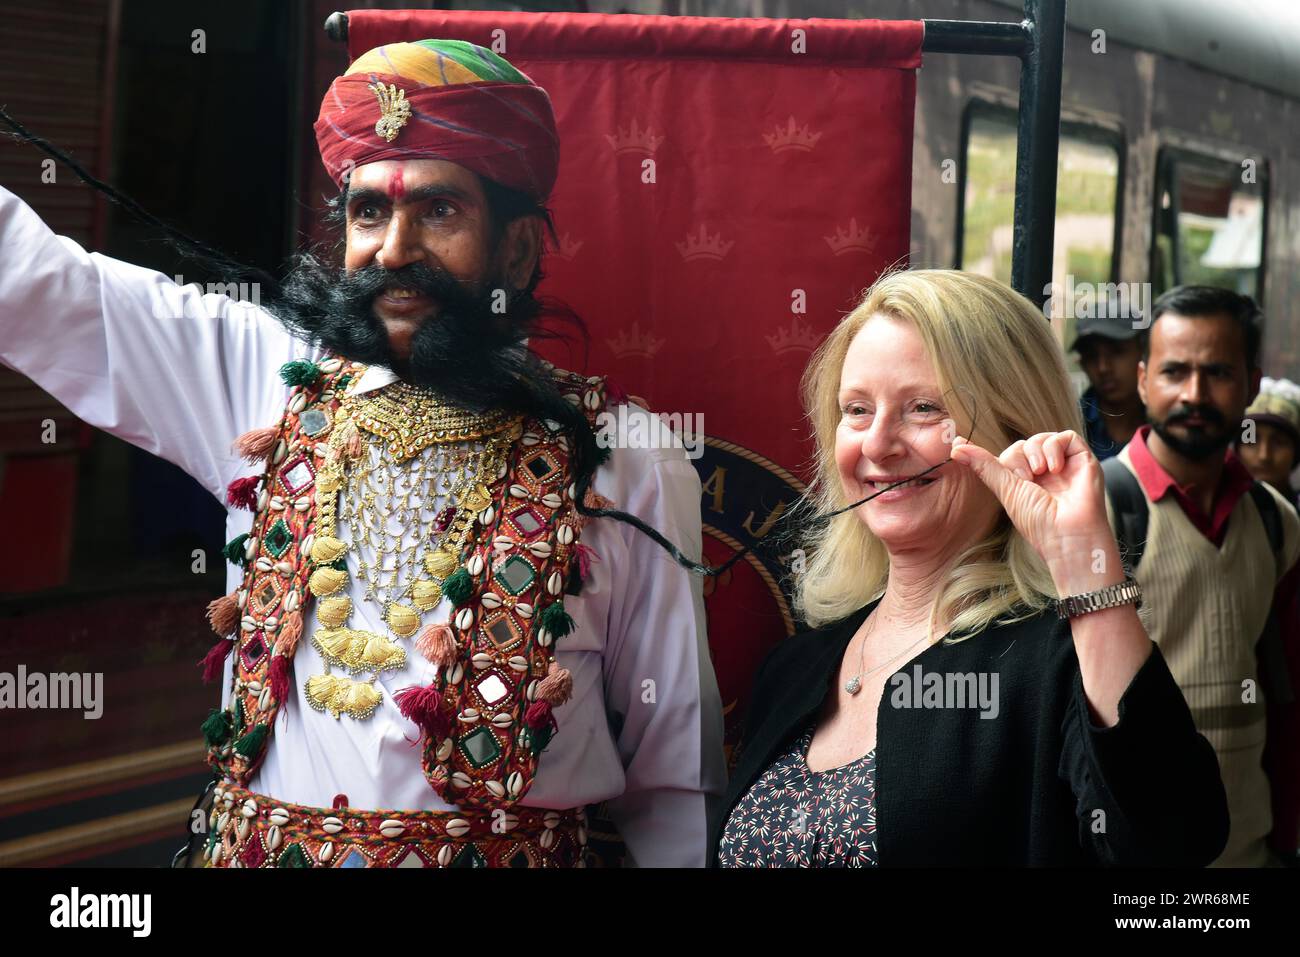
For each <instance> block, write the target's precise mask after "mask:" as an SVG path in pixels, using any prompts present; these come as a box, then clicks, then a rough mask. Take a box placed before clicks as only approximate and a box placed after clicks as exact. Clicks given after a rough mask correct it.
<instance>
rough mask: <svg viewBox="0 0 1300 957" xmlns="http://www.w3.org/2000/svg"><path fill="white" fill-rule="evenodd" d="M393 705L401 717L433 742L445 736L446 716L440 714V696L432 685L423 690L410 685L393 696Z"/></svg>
mask: <svg viewBox="0 0 1300 957" xmlns="http://www.w3.org/2000/svg"><path fill="white" fill-rule="evenodd" d="M393 703H394V704H396V705H397V710H398V711H400V712H401V713H402V717H404V718H406V719H407V720H408V721H411V722H414V723H415V724H416V725H418V726H419V727H420V730H421V732H422V733H423V734H424V735H426V736H427V737H428V738H430V739H431V740H433V741H441V740H442V739H443V738H445V737H446V736H447V732H448V730H449V728H448V727H447V716H446V715H445V714H443V712H442V695H440V694H439V693H438V689H437V688H436V687H435V686H433V685H425V686H424V687H423V688H421V687H419V686H418V685H412V686H411V687H410V688H403V689H402V690H401V691H399V692H397V694H395V695H393Z"/></svg>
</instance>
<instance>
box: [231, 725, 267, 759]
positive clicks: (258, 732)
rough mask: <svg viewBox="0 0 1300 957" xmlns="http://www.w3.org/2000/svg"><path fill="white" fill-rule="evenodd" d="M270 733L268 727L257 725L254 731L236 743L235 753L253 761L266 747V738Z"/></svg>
mask: <svg viewBox="0 0 1300 957" xmlns="http://www.w3.org/2000/svg"><path fill="white" fill-rule="evenodd" d="M270 733H271V729H270V728H269V727H267V726H266V725H264V724H259V725H256V726H255V727H254V728H253V730H252V731H249V732H248V734H246V735H244V736H243V737H242V738H240V739H239V740H238V741H236V742H235V751H236V752H237V753H238V754H240V755H242V756H243V757H245V758H247V759H248V760H250V761H251V760H252V759H253V758H255V757H257V755H258V753H259V752H260V751H261V750H262V748H263V747H264V746H265V744H266V736H267V735H268V734H270Z"/></svg>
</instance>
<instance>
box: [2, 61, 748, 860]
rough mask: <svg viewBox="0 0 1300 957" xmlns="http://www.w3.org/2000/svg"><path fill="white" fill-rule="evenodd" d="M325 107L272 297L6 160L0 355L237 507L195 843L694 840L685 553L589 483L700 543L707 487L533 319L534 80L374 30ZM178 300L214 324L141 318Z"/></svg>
mask: <svg viewBox="0 0 1300 957" xmlns="http://www.w3.org/2000/svg"><path fill="white" fill-rule="evenodd" d="M316 133H317V142H318V145H319V147H320V150H321V155H322V159H323V161H324V163H325V165H326V168H327V169H328V170H329V172H330V174H331V176H333V178H334V179H335V181H336V183H337V184H338V185H339V187H340V191H341V192H340V195H339V197H338V200H337V201H336V207H335V209H334V210H333V212H332V214H331V218H332V219H333V220H334V221H335V222H336V223H338V224H339V225H340V226H341V227H342V229H343V235H344V243H343V262H342V264H341V265H334V264H332V263H331V262H329V261H328V260H327V259H322V258H319V257H317V256H315V255H312V254H303V255H300V256H299V257H298V259H297V260H296V262H295V264H294V267H293V269H292V271H291V272H290V274H289V276H288V278H287V279H286V280H285V281H284V282H283V283H282V284H277V285H276V286H273V287H272V288H271V289H270V290H269V295H264V296H263V303H264V306H265V308H264V309H261V308H254V307H251V306H247V305H245V304H241V303H236V302H232V301H230V300H228V299H226V298H225V297H222V296H215V295H209V296H206V297H200V295H199V293H198V292H197V291H195V290H193V289H189V288H186V289H185V290H178V289H176V288H175V287H174V286H173V285H171V284H170V281H169V280H167V279H166V277H163V276H161V275H159V274H156V273H153V272H150V271H148V270H144V269H140V268H137V267H134V266H131V265H129V264H126V263H121V262H117V261H114V260H111V259H106V258H104V257H102V256H99V255H87V254H86V253H85V252H83V251H82V250H81V249H80V248H78V247H77V246H76V245H75V244H74V243H72V242H71V241H70V240H67V239H62V238H60V237H57V236H55V235H54V234H53V233H52V232H51V231H50V230H49V229H48V228H47V227H46V226H45V224H44V223H42V222H41V221H40V220H39V219H38V218H37V217H36V216H35V214H34V213H33V212H32V211H31V210H30V209H29V208H28V207H26V206H25V205H23V204H22V203H21V202H20V201H18V200H17V198H16V197H14V196H13V195H12V194H10V193H8V192H6V191H5V190H3V189H0V358H3V360H4V361H5V362H6V363H8V364H10V365H12V366H13V367H14V368H16V369H18V370H20V371H22V372H24V373H26V374H27V375H29V376H30V377H31V378H33V379H34V380H35V381H36V382H37V383H39V384H40V385H41V386H42V387H44V388H45V389H46V390H48V391H49V392H50V393H52V394H53V395H54V396H55V397H57V398H58V399H60V400H61V401H62V402H64V403H65V404H66V405H67V406H68V407H69V408H71V409H72V410H73V411H74V412H75V413H77V414H78V415H79V416H80V417H81V418H83V419H85V420H86V421H88V422H91V423H92V424H95V425H98V426H99V427H101V428H104V429H106V430H107V431H110V432H112V433H114V434H116V435H118V436H120V437H122V438H125V439H127V440H129V441H132V442H134V443H135V444H137V445H140V446H141V447H143V448H145V449H147V450H149V451H151V452H154V453H155V454H159V455H161V456H163V457H164V458H167V459H169V460H171V461H173V462H175V463H177V464H178V465H180V466H181V467H182V468H184V469H185V470H186V471H187V472H189V474H191V475H192V476H194V477H195V478H196V479H197V480H198V481H200V482H201V483H202V484H203V485H204V486H205V487H206V488H208V489H209V490H211V491H212V492H213V493H214V494H218V495H220V496H222V497H224V498H226V499H227V501H228V502H229V503H230V504H231V505H232V512H231V519H230V521H229V522H228V532H229V534H230V535H231V536H232V537H231V541H230V543H229V544H228V545H227V546H226V549H225V554H226V557H227V558H228V559H229V560H230V562H231V573H230V582H231V585H232V590H231V592H230V594H229V595H227V596H225V597H224V598H222V599H219V600H217V601H215V602H213V604H212V606H211V607H210V609H209V619H210V621H211V623H212V625H213V628H214V630H215V631H216V633H217V642H216V644H215V645H214V647H213V650H212V652H211V653H210V654H209V656H208V658H207V659H206V661H205V673H206V674H207V676H208V677H211V678H218V677H219V678H221V679H222V681H223V687H224V693H223V700H222V707H221V708H220V709H216V710H214V711H213V712H212V714H211V715H210V716H209V718H208V720H207V721H206V722H205V724H204V727H203V732H204V735H205V739H206V742H207V745H208V755H209V761H210V763H211V764H212V766H213V768H214V770H215V771H216V772H217V777H218V779H219V781H218V784H217V787H216V789H215V791H214V803H213V807H212V811H211V815H210V822H211V825H212V827H211V832H210V835H209V837H208V838H207V840H206V842H205V846H204V852H203V853H204V858H205V860H206V861H207V863H209V864H210V865H214V866H232V865H233V866H240V867H272V866H279V867H291V866H298V867H302V866H312V867H314V866H327V867H430V866H432V867H438V866H441V867H447V866H450V867H498V866H509V867H524V866H547V867H565V866H575V865H576V866H581V865H582V864H583V863H585V862H586V859H587V849H586V844H587V840H588V826H589V822H588V820H587V816H586V812H585V808H586V806H587V805H590V804H593V803H597V802H602V801H607V802H609V803H608V807H609V810H610V815H611V817H612V819H613V821H614V823H615V824H616V825H617V827H618V829H619V831H620V833H621V835H622V837H623V839H624V840H625V842H626V845H627V848H628V852H629V855H630V857H631V859H632V860H633V861H634V862H635V863H637V864H641V865H677V866H699V865H700V864H702V863H703V855H704V848H705V818H706V809H705V802H706V799H707V797H708V796H709V795H710V794H716V793H718V792H719V791H720V790H721V788H722V786H723V783H724V781H723V776H724V771H723V757H722V749H721V736H722V724H721V711H720V702H719V699H718V692H717V688H716V683H715V680H714V676H713V672H712V668H711V665H710V662H709V657H708V651H707V646H706V644H705V641H704V618H703V604H702V595H701V588H700V582H699V579H698V578H695V579H693V578H692V577H691V576H690V575H689V574H688V573H687V571H686V570H685V569H683V568H682V567H680V565H679V564H677V563H675V562H674V561H673V560H672V559H671V558H670V557H669V556H668V555H666V554H665V553H664V552H663V551H662V550H661V549H660V547H659V546H658V545H657V544H655V543H654V542H652V541H651V540H650V539H649V538H647V537H646V536H645V535H643V534H641V533H640V532H639V531H637V530H636V529H635V528H633V527H632V526H631V525H630V524H629V523H628V522H625V521H624V522H620V521H617V520H616V519H617V518H619V516H618V515H616V514H613V513H614V512H615V511H616V509H621V510H626V512H628V513H631V514H632V515H633V516H635V517H636V518H639V519H640V520H641V521H642V522H644V523H646V524H648V525H650V526H653V527H655V528H658V529H659V530H661V531H662V532H663V534H664V535H665V536H666V537H667V538H668V539H670V540H672V541H674V542H677V543H679V544H681V545H683V548H684V550H685V551H686V552H688V553H694V555H695V556H696V557H698V554H699V551H700V543H701V542H700V536H701V532H700V517H699V495H700V485H699V480H698V478H697V476H696V474H695V472H694V470H693V468H692V467H691V465H690V463H689V462H688V461H687V460H686V458H685V455H684V453H683V452H682V451H681V449H680V448H677V449H674V448H672V447H671V443H666V444H665V446H666V447H663V448H656V449H637V448H625V447H620V446H618V445H617V444H615V447H614V448H612V449H605V448H603V443H600V442H598V441H597V437H596V434H595V432H594V431H593V428H592V425H593V422H594V421H595V418H596V416H597V415H598V414H599V412H600V411H601V410H602V409H604V408H605V407H606V405H607V404H608V405H614V404H617V403H618V402H620V401H626V398H625V397H623V396H621V395H620V394H618V393H617V392H616V390H615V389H613V388H612V387H611V386H609V385H608V384H607V383H606V382H605V381H604V380H603V379H601V378H599V377H592V378H583V377H580V376H575V375H572V374H569V373H566V372H562V371H560V370H557V369H554V368H553V367H551V366H549V365H548V364H546V363H543V362H542V361H541V360H540V359H539V358H538V357H537V356H536V354H534V353H533V352H531V351H530V350H529V348H528V340H529V338H530V337H532V336H536V335H540V334H541V333H540V332H539V330H538V328H537V320H538V318H539V317H540V315H541V313H542V305H541V303H539V301H538V300H537V299H536V298H535V297H534V294H533V293H534V289H535V288H536V286H537V283H538V282H539V280H540V278H541V269H540V260H541V251H542V235H543V230H544V229H545V228H546V227H547V226H548V225H549V216H548V213H547V211H546V209H545V207H544V205H543V204H544V202H545V201H546V198H547V196H548V195H549V193H550V191H551V188H552V185H553V183H554V180H555V176H556V170H557V164H558V148H559V145H558V140H557V135H556V129H555V123H554V118H553V114H552V110H551V105H550V100H549V98H548V96H547V94H546V93H545V91H543V90H542V89H541V88H540V87H538V86H536V85H535V84H534V83H533V82H532V81H531V80H530V79H529V78H528V77H527V76H525V75H524V74H522V73H520V72H519V71H517V70H515V69H514V68H513V67H512V66H511V65H510V64H509V63H508V62H506V61H505V60H503V59H502V58H500V57H498V56H496V55H495V54H493V53H491V52H490V51H488V50H486V49H484V48H482V47H478V46H475V45H473V44H468V43H463V42H458V41H446V40H425V41H420V42H418V43H400V44H392V45H388V46H386V47H381V48H378V49H376V50H374V51H371V52H369V53H366V54H364V55H362V56H361V57H359V58H358V59H357V60H356V61H354V63H353V64H352V65H351V67H350V68H349V69H348V71H347V72H346V73H345V74H344V75H343V76H342V77H339V78H338V79H336V80H335V82H334V83H333V84H332V86H331V88H330V90H329V92H328V93H327V94H326V96H325V98H324V101H323V102H322V106H321V113H320V118H319V120H318V121H317V123H316ZM178 297H179V298H180V299H181V300H182V301H183V305H184V307H185V308H183V309H182V310H181V311H180V314H182V315H193V314H196V313H197V314H201V315H205V316H207V317H208V318H207V319H204V320H200V321H194V320H180V319H176V318H169V316H168V315H159V314H158V308H157V304H158V303H159V302H169V301H175V300H176V299H177V298H178ZM151 313H152V315H151ZM52 329H57V330H58V336H57V337H51V336H49V334H48V333H49V331H50V330H52ZM237 436H238V438H237V440H236V442H235V447H234V450H233V451H232V447H231V442H232V440H235V439H236V437H237ZM243 462H251V463H254V467H253V468H251V469H250V468H249V467H248V466H247V465H245V464H243ZM159 507H161V508H165V507H167V506H166V503H160V504H159ZM240 508H247V509H249V510H251V511H252V512H253V517H252V522H251V524H250V522H249V521H248V519H247V517H246V516H241V513H240V512H239V511H238V510H239V509H240Z"/></svg>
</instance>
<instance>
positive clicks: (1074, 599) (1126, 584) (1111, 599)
mask: <svg viewBox="0 0 1300 957" xmlns="http://www.w3.org/2000/svg"><path fill="white" fill-rule="evenodd" d="M1130 602H1132V603H1133V606H1134V608H1141V607H1142V589H1141V588H1139V587H1138V583H1137V580H1136V579H1135V578H1133V576H1131V575H1126V576H1125V578H1124V580H1123V581H1122V582H1120V583H1119V584H1116V585H1107V586H1106V587H1105V588H1098V589H1097V590H1096V591H1090V592H1088V593H1087V594H1086V595H1071V596H1070V597H1069V598H1058V599H1056V614H1057V616H1058V617H1060V618H1077V617H1078V616H1079V615H1086V614H1088V613H1089V612H1092V611H1101V610H1102V609H1103V608H1116V607H1118V606H1119V605H1127V604H1129V603H1130Z"/></svg>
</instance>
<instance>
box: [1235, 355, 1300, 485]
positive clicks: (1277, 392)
mask: <svg viewBox="0 0 1300 957" xmlns="http://www.w3.org/2000/svg"><path fill="white" fill-rule="evenodd" d="M1246 420H1247V423H1252V422H1253V423H1254V428H1253V431H1250V432H1246V433H1243V435H1242V438H1241V440H1240V441H1238V443H1237V454H1238V455H1240V456H1241V460H1242V462H1244V463H1245V464H1246V468H1248V469H1250V474H1251V475H1253V476H1255V478H1257V479H1258V480H1259V481H1261V482H1267V483H1268V484H1269V485H1271V486H1273V487H1274V488H1275V489H1277V490H1278V491H1279V492H1281V493H1282V495H1283V497H1284V498H1286V500H1287V501H1288V502H1290V503H1291V505H1292V507H1293V508H1294V507H1295V505H1296V490H1295V489H1294V488H1292V486H1291V473H1292V472H1294V471H1295V469H1296V466H1297V465H1300V386H1298V385H1296V384H1295V383H1294V382H1292V381H1291V380H1290V379H1270V378H1269V377H1268V376H1264V377H1263V378H1262V379H1260V382H1259V395H1258V396H1256V397H1255V401H1254V402H1252V403H1251V404H1250V408H1248V409H1247V410H1246ZM1247 440H1249V441H1247Z"/></svg>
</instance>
